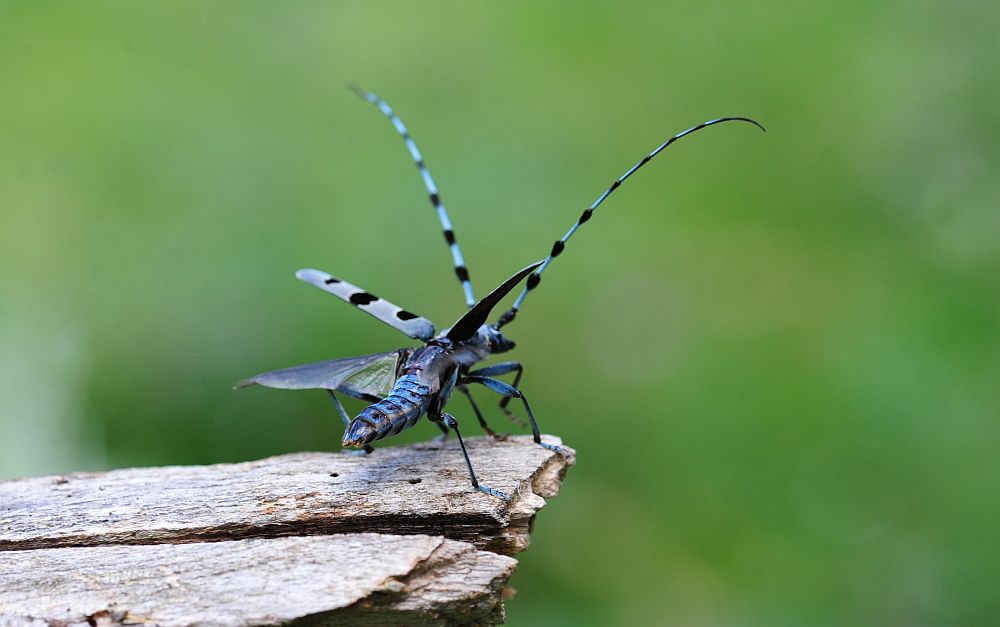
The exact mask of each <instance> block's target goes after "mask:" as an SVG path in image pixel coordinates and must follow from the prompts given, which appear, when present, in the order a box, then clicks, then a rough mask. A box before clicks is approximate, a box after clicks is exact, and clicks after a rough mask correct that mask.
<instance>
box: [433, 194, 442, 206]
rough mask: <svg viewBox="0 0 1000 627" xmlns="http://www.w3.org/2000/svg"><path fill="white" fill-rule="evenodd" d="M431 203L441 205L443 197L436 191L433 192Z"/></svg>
mask: <svg viewBox="0 0 1000 627" xmlns="http://www.w3.org/2000/svg"><path fill="white" fill-rule="evenodd" d="M431 203H432V204H433V205H434V206H435V207H439V206H441V197H440V196H438V195H437V194H436V193H435V194H431Z"/></svg>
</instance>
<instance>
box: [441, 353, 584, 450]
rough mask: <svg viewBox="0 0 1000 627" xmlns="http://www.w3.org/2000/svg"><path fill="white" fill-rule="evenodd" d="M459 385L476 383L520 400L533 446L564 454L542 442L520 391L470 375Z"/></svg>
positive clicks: (536, 423) (508, 385)
mask: <svg viewBox="0 0 1000 627" xmlns="http://www.w3.org/2000/svg"><path fill="white" fill-rule="evenodd" d="M483 370H485V368H483ZM459 383H478V384H480V385H482V386H485V387H487V388H489V389H491V390H493V391H494V392H496V393H497V394H503V395H504V396H505V397H517V398H519V399H521V402H522V403H524V411H526V412H527V413H528V420H529V421H531V435H532V437H533V438H534V440H535V444H538V445H539V446H541V447H543V448H547V449H549V450H550V451H555V452H556V453H564V452H565V450H564V449H563V448H562V447H561V446H556V445H555V444H547V443H545V442H542V435H541V433H540V432H539V431H538V422H537V421H536V420H535V414H533V413H532V412H531V406H530V405H528V399H527V398H525V397H524V393H523V392H521V390H519V389H517V388H516V387H514V386H513V385H510V384H508V383H504V382H503V381H500V380H499V379H491V378H490V377H483V376H479V375H474V374H472V373H470V374H468V375H466V376H465V377H464V378H462V379H459Z"/></svg>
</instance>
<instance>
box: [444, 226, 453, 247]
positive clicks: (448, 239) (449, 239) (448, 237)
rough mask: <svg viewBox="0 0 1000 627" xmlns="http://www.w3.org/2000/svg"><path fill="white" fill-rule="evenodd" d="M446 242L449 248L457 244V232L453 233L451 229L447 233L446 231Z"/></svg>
mask: <svg viewBox="0 0 1000 627" xmlns="http://www.w3.org/2000/svg"><path fill="white" fill-rule="evenodd" d="M444 241H446V242H448V245H449V246H451V245H452V244H454V243H455V232H454V231H452V230H451V229H448V230H447V231H445V232H444Z"/></svg>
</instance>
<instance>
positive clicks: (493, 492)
mask: <svg viewBox="0 0 1000 627" xmlns="http://www.w3.org/2000/svg"><path fill="white" fill-rule="evenodd" d="M427 417H428V418H430V419H431V422H437V423H443V425H442V426H443V427H445V428H446V429H451V430H452V431H454V432H455V437H456V438H457V439H458V444H459V446H461V447H462V456H463V457H465V465H466V467H467V468H468V469H469V477H470V478H471V479H472V487H474V488H475V489H477V490H479V491H480V492H483V493H484V494H489V495H490V496H495V497H497V498H498V499H500V500H501V501H503V502H505V503H510V497H509V496H507V495H506V494H505V493H503V492H501V491H500V490H497V489H496V488H491V487H490V486H488V485H483V484H481V483H479V480H478V479H476V472H475V471H474V470H473V469H472V461H471V460H470V459H469V452H468V451H467V450H466V449H465V441H464V440H463V439H462V433H461V432H460V431H459V430H458V421H457V420H455V417H454V416H452V415H451V414H438V415H437V416H433V415H431V414H428V415H427Z"/></svg>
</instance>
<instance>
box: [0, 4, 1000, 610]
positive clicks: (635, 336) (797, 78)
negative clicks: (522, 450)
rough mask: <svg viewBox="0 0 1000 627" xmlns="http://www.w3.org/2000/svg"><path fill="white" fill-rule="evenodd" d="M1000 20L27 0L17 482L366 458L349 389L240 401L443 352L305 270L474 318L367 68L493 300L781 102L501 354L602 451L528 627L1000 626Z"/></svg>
mask: <svg viewBox="0 0 1000 627" xmlns="http://www.w3.org/2000/svg"><path fill="white" fill-rule="evenodd" d="M998 33H1000V10H998V5H997V4H996V3H995V2H976V1H968V2H956V3H944V2H928V1H926V0H916V1H912V2H902V1H899V0H895V1H890V2H884V3H868V2H839V3H822V4H821V3H796V2H791V1H783V2H782V1H775V0H764V1H762V2H752V3H724V2H707V3H705V2H701V3H687V4H684V3H669V4H667V3H656V2H635V3H628V4H619V3H611V2H574V3H559V4H555V3H528V2H515V3H489V4H487V3H467V2H442V3H434V4H429V3H410V2H391V3H390V2H379V1H376V2H366V3H348V2H329V3H325V2H302V3H269V2H192V1H185V2H141V3H136V2H86V3H84V2H77V3H69V2H43V1H39V0H31V1H27V0H25V1H12V0H0V288H2V292H0V351H2V352H0V375H2V376H0V403H2V404H0V477H5V478H10V477H17V476H25V475H34V474H43V473H56V472H62V471H68V470H85V469H101V468H112V467H118V466H130V465H158V464H192V463H207V462H224V461H238V460H247V459H254V458H259V457H262V456H267V455H274V454H280V453H285V452H289V451H299V450H335V449H337V448H338V442H339V437H340V433H341V427H340V423H339V421H338V419H337V418H336V416H335V414H334V413H333V411H332V409H331V407H330V406H329V401H328V400H327V399H326V398H325V396H324V395H323V394H321V393H318V392H317V393H310V392H303V393H291V392H282V391H275V390H265V389H250V390H245V391H241V392H239V393H237V392H233V391H232V390H231V386H232V384H233V383H234V382H235V381H237V380H238V379H241V378H243V377H245V376H248V375H252V374H254V373H257V372H260V371H262V370H268V369H273V368H277V367H283V366H288V365H293V364H297V363H305V362H309V361H314V360H320V359H330V358H334V357H341V356H350V355H355V354H361V353H370V352H377V351H384V350H390V349H393V348H395V347H398V346H400V345H405V344H407V343H406V342H405V341H401V339H405V338H402V336H400V335H399V334H398V333H396V332H394V331H393V330H392V329H389V328H388V327H385V326H383V325H380V324H379V323H377V322H376V321H374V320H372V319H369V318H367V317H366V316H364V315H362V314H360V313H358V312H356V311H353V310H351V308H349V307H347V306H345V305H343V304H342V303H339V302H337V301H336V300H335V299H333V298H331V297H328V296H324V295H323V294H321V293H319V292H317V291H316V290H315V289H313V288H311V287H309V286H307V285H304V284H302V283H300V282H299V281H296V280H295V279H294V278H293V273H294V271H295V270H296V269H298V268H301V267H317V268H322V269H324V270H327V271H330V272H333V273H335V274H337V275H338V276H342V277H344V278H346V279H348V280H350V281H352V282H354V283H357V284H359V285H362V286H364V287H365V288H368V289H370V290H371V291H373V292H375V293H377V294H380V295H384V296H387V297H389V298H391V299H392V300H394V301H396V302H398V303H399V304H401V305H403V306H405V307H407V308H409V309H411V310H413V311H416V312H418V313H420V314H422V315H425V316H428V317H430V318H431V319H433V320H435V321H436V322H437V323H438V326H439V327H443V326H446V325H448V324H449V323H450V322H451V321H453V320H454V319H455V318H456V317H457V316H458V315H459V314H460V313H461V312H462V311H463V302H462V298H461V291H460V289H459V286H458V283H457V281H456V280H455V278H454V275H453V273H452V269H451V265H450V259H449V255H448V251H447V249H446V247H445V245H444V242H443V241H442V238H441V233H440V228H439V226H438V224H437V221H436V218H435V216H434V213H433V211H432V209H431V208H430V206H429V205H428V203H427V199H426V198H425V195H424V192H423V188H422V186H421V184H420V180H419V177H418V175H417V172H416V170H415V168H414V167H413V165H412V163H411V162H410V159H409V156H408V155H407V154H406V151H405V149H404V146H403V145H402V142H400V140H399V138H398V137H397V136H396V135H395V133H394V131H393V130H392V129H391V127H390V126H389V125H388V123H387V122H386V120H385V119H384V118H382V117H381V116H380V115H379V114H378V113H377V111H375V110H374V109H373V108H372V107H371V106H370V105H367V104H365V103H362V102H361V101H359V100H358V99H357V98H356V97H355V96H354V95H353V94H351V93H350V92H349V91H347V90H346V89H344V85H345V83H347V82H348V81H358V82H359V83H361V84H362V85H364V86H365V87H367V88H369V89H371V90H373V91H375V92H377V93H379V94H380V95H382V96H384V97H385V98H386V99H387V100H388V101H389V102H390V103H391V104H392V105H393V106H394V107H395V108H396V109H397V110H398V111H399V112H400V114H401V116H402V117H403V119H404V121H405V122H406V123H407V125H408V126H409V127H410V129H411V131H412V133H413V136H414V138H415V139H416V141H417V143H418V144H419V146H420V147H421V149H422V150H423V152H424V153H425V156H426V159H427V163H428V165H429V166H430V168H431V171H432V173H433V175H434V177H435V179H436V180H437V183H438V185H439V187H440V188H441V193H442V198H443V200H444V201H445V204H446V206H447V207H448V209H449V210H450V212H451V217H452V220H453V221H454V223H455V231H456V234H457V237H458V241H459V243H460V244H461V245H462V246H463V251H464V253H465V256H466V260H467V262H468V266H469V268H470V272H471V275H472V279H473V282H474V284H475V286H476V289H477V291H478V294H480V295H481V294H484V293H485V292H486V290H488V289H490V288H492V287H493V286H494V285H496V284H497V283H498V282H499V281H500V280H502V279H503V278H505V277H507V276H508V275H509V274H510V273H511V272H512V271H513V270H515V269H517V268H519V267H521V266H523V265H525V264H526V263H528V262H530V261H533V260H535V259H538V258H540V257H542V256H543V255H544V254H545V253H547V252H548V251H549V249H550V247H551V245H552V242H553V241H554V240H555V239H556V238H557V237H558V236H560V235H562V234H563V233H564V232H565V230H566V229H567V228H568V227H569V226H570V225H571V224H572V223H573V221H574V220H575V219H576V217H577V216H578V215H579V213H580V210H581V209H583V208H584V207H585V206H587V205H589V204H590V203H591V202H592V201H593V200H594V199H595V198H596V197H597V196H598V194H599V193H600V192H601V191H603V190H604V188H605V187H606V186H607V185H608V184H609V183H610V182H611V181H612V180H614V178H615V177H617V176H618V175H620V174H621V173H622V172H624V171H625V170H626V169H627V168H628V167H629V166H631V165H632V164H633V163H634V162H635V161H637V160H638V159H639V158H640V157H642V156H643V155H644V154H645V153H646V152H648V151H649V150H650V149H652V148H653V147H655V146H656V145H658V144H659V143H660V142H661V141H663V139H665V138H666V137H667V136H669V135H671V134H673V133H674V132H676V131H679V130H682V129H684V128H686V127H688V126H690V125H692V124H695V123H698V122H700V121H703V120H705V119H708V118H711V117H716V116H720V115H749V116H752V117H755V118H757V119H759V120H761V121H762V122H763V123H764V124H765V125H766V126H767V127H768V129H769V132H768V133H767V134H762V133H760V132H759V131H757V130H755V129H754V128H752V127H750V126H746V125H736V124H733V125H725V126H719V127H716V128H714V129H709V130H706V131H705V132H703V133H700V134H698V135H696V136H694V137H691V138H689V139H686V140H684V141H682V142H680V143H678V144H676V145H674V146H672V147H671V148H670V149H669V150H668V151H667V152H665V153H664V154H663V155H661V157H660V158H659V159H658V160H657V161H654V162H653V163H651V164H650V165H649V166H648V167H647V168H646V169H644V170H643V171H642V172H640V173H639V174H638V175H637V176H636V177H634V178H633V179H632V180H630V181H629V183H628V184H627V185H625V186H624V187H622V189H621V190H619V192H617V193H616V195H615V196H614V197H612V199H611V200H609V201H608V203H606V204H605V205H604V206H603V207H602V208H601V209H600V210H599V211H598V212H597V213H596V214H595V217H594V219H593V220H591V221H590V222H589V223H587V225H586V226H585V227H584V228H583V229H582V230H581V231H580V232H579V233H578V235H577V236H576V237H575V238H574V239H573V240H572V241H571V242H570V244H569V245H568V246H567V248H566V252H565V253H564V254H563V255H562V256H561V257H560V258H559V259H558V260H557V261H556V262H555V263H554V264H553V265H552V267H551V268H550V269H549V270H548V271H547V272H546V273H545V275H544V280H543V281H542V284H541V285H540V287H539V289H538V290H536V291H534V292H532V294H531V296H530V297H529V298H528V299H527V300H526V301H525V305H524V308H523V310H522V312H521V315H520V316H519V317H518V319H517V321H516V322H514V323H513V324H511V325H510V326H509V327H507V328H506V329H505V331H506V330H509V332H510V335H511V336H512V337H513V338H514V339H515V340H517V341H518V343H519V345H518V348H517V350H516V352H515V353H513V354H512V357H516V358H517V359H520V360H521V361H523V362H524V364H525V366H526V374H525V378H524V382H523V389H524V390H525V392H526V394H527V395H528V397H529V398H530V399H531V401H532V404H533V407H534V408H535V410H536V413H537V415H538V416H539V419H540V422H541V424H542V427H543V430H544V431H546V432H549V433H555V434H558V435H560V436H562V437H563V438H564V439H565V441H566V442H567V443H568V444H569V445H571V446H574V447H576V448H577V450H578V452H579V460H578V466H577V467H576V468H575V469H574V470H573V471H572V472H571V473H570V475H569V477H568V480H567V482H566V485H565V488H564V491H563V493H562V494H561V495H560V496H559V497H558V498H557V499H555V500H553V501H552V502H551V503H550V504H549V506H548V507H547V508H546V509H545V511H544V512H542V514H541V516H540V517H539V520H538V524H537V526H536V530H535V535H534V544H533V546H532V548H531V549H530V550H529V551H528V552H527V553H525V554H523V555H522V556H521V566H520V573H519V574H518V575H517V576H516V577H515V579H514V581H513V584H514V586H515V587H516V588H517V589H518V593H517V596H516V597H515V598H514V599H513V600H512V601H511V602H510V603H509V604H508V611H509V622H510V624H513V625H652V624H662V625H699V626H701V625H704V626H716V625H718V626H732V625H761V626H763V625H767V626H775V625H789V626H791V625H795V626H800V625H818V626H832V625H848V624H877V625H983V624H989V623H992V624H996V623H995V621H996V620H997V616H998V615H1000V595H998V594H997V591H996V582H997V578H998V576H1000V567H998V556H1000V539H998V535H997V532H996V530H997V521H998V520H1000V498H998V494H1000V461H998V459H1000V456H998V454H997V451H998V444H1000V427H998V417H1000V391H998V390H1000V386H998V381H1000V323H998V319H1000V247H998V240H1000V211H998V209H1000V176H998V172H1000V141H998V139H1000V82H998V80H997V68H998V67H1000V46H998V45H997V36H998ZM479 398H480V400H481V401H482V404H483V405H484V406H489V407H491V408H492V406H493V401H492V400H491V399H490V394H489V393H488V392H485V391H484V392H482V393H481V394H480V395H479ZM359 408H360V405H352V406H351V407H349V409H353V410H357V409H359ZM452 408H453V410H454V411H455V413H457V414H458V416H459V417H460V418H462V417H463V416H464V417H465V419H466V422H469V420H470V419H471V415H470V412H469V411H468V408H467V406H466V405H465V404H464V401H463V400H462V399H455V400H454V401H453V404H452ZM490 417H491V420H492V422H493V423H495V424H496V425H497V426H501V425H504V426H506V425H505V423H504V421H503V419H502V418H501V417H500V415H499V413H498V412H496V411H495V410H492V409H491V416H490ZM511 428H516V427H513V426H512V425H511ZM466 430H467V431H469V432H475V431H476V428H475V425H474V423H472V426H470V427H467V428H466ZM436 433H437V430H436V429H435V428H434V427H433V426H431V425H429V424H426V423H423V424H422V426H418V427H416V428H415V429H413V430H411V431H410V432H408V433H406V434H404V435H403V436H400V437H399V438H397V439H396V441H397V442H406V441H414V440H423V439H428V438H430V437H432V436H433V435H435V434H436ZM455 464H456V465H459V464H461V461H460V458H459V457H458V453H457V451H456V458H455ZM0 506H2V504H0Z"/></svg>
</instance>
